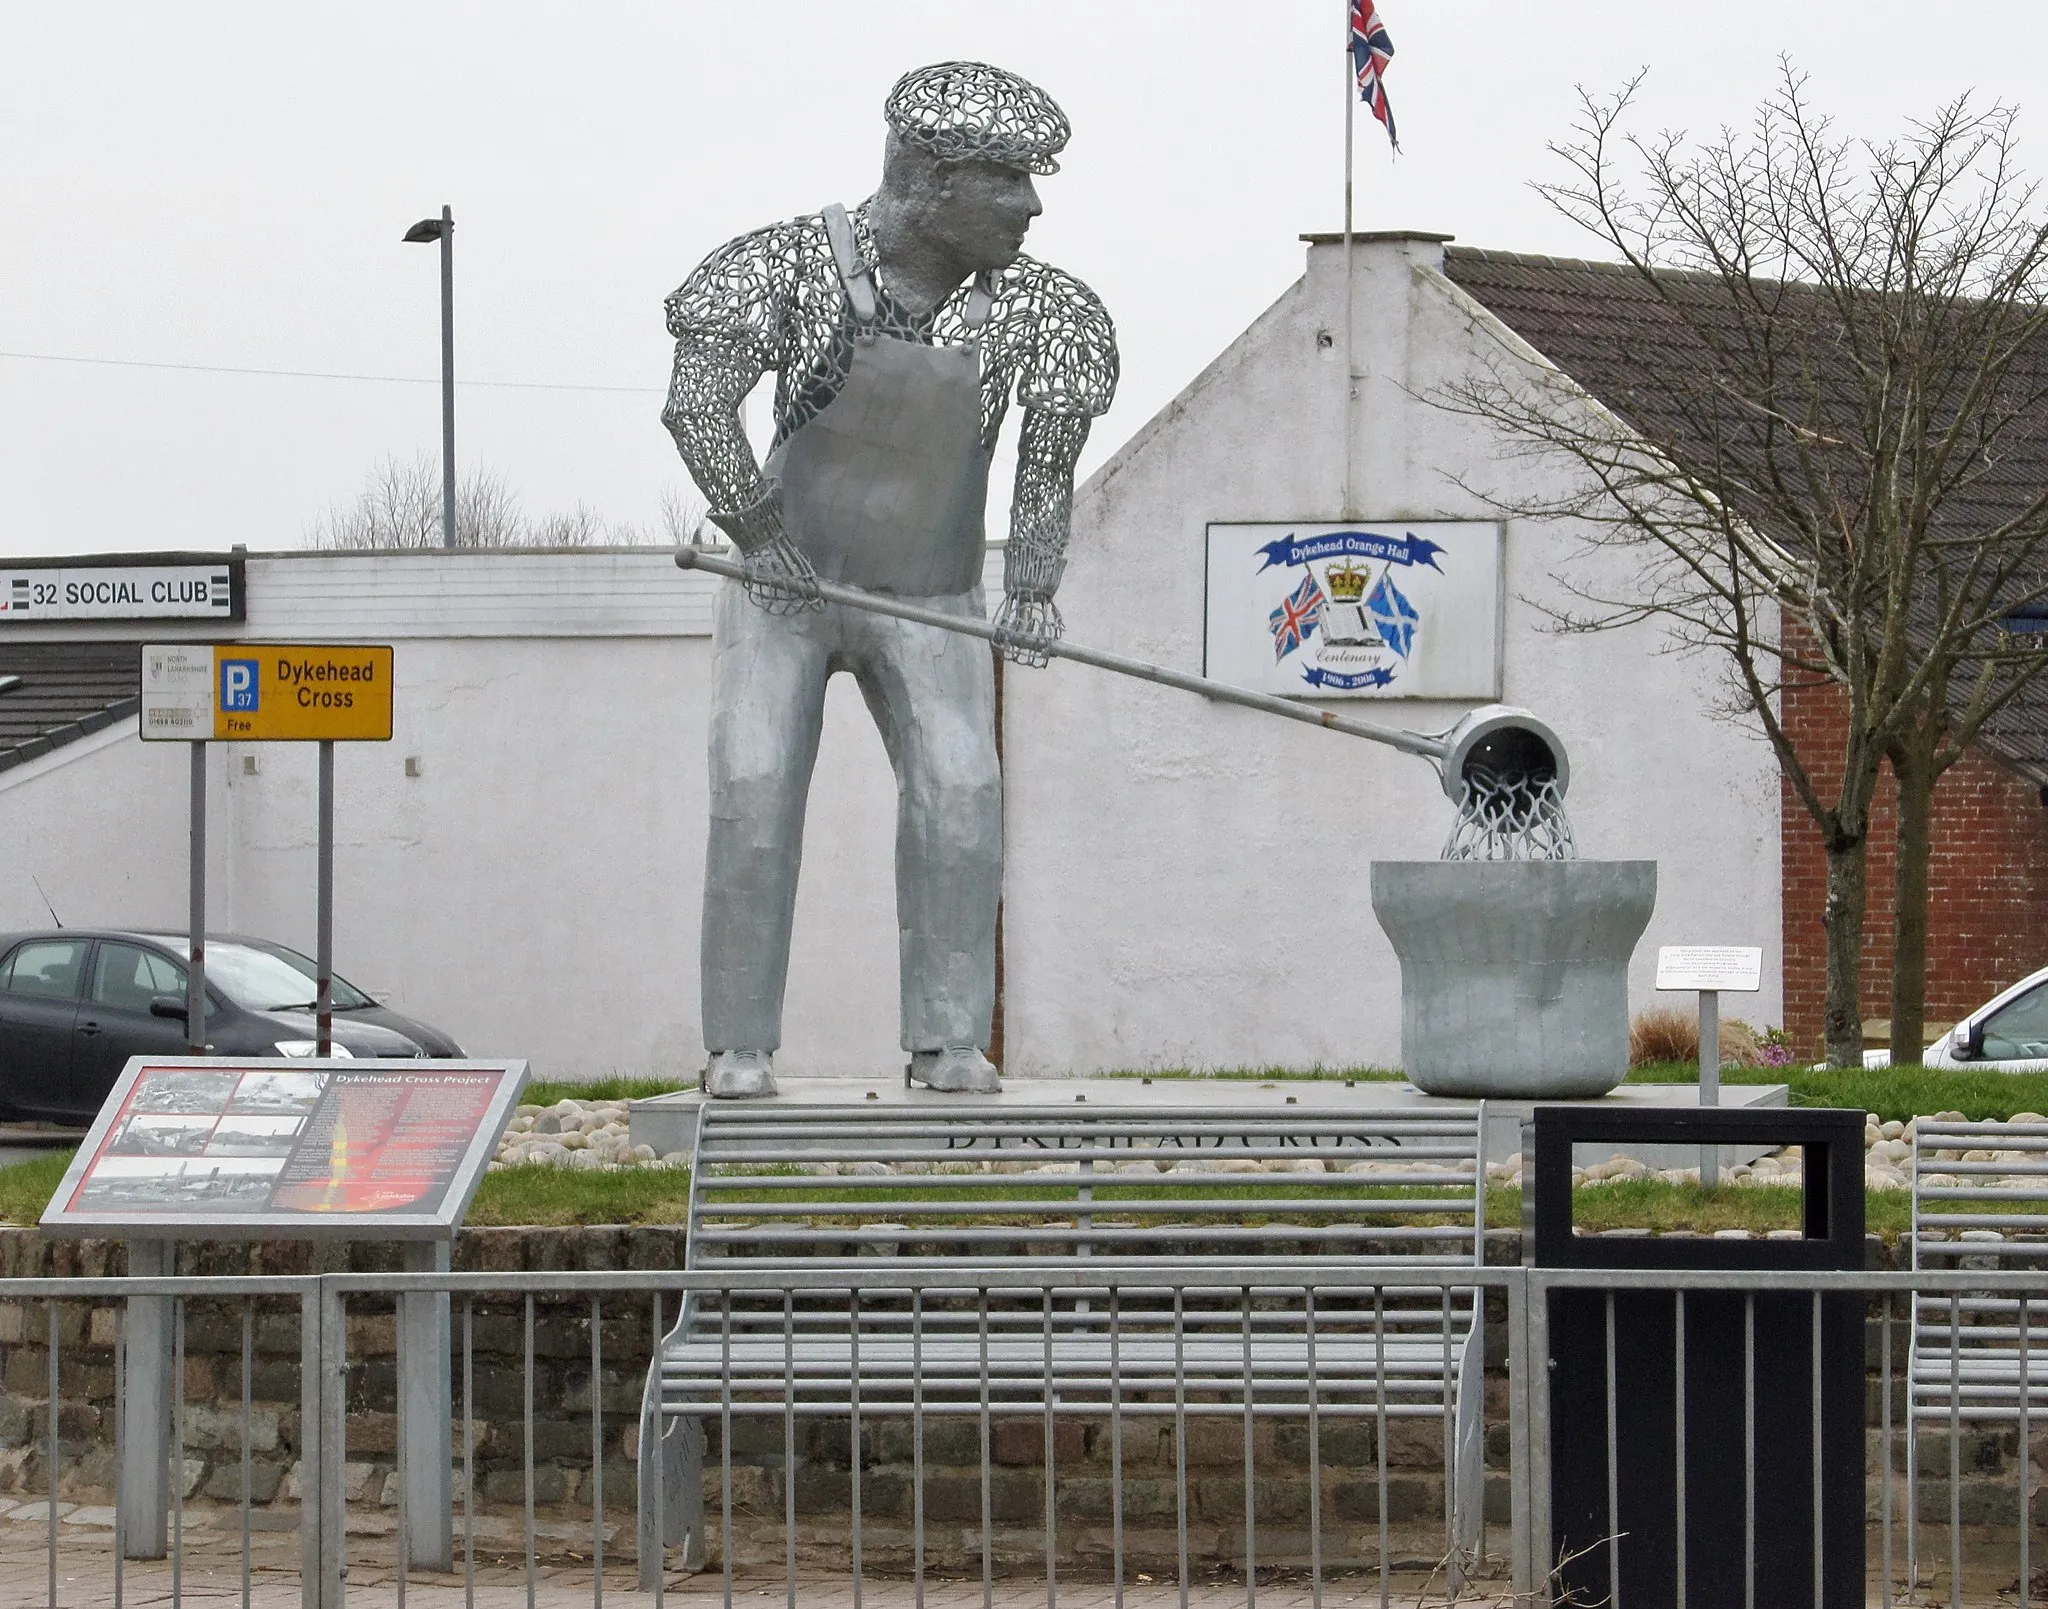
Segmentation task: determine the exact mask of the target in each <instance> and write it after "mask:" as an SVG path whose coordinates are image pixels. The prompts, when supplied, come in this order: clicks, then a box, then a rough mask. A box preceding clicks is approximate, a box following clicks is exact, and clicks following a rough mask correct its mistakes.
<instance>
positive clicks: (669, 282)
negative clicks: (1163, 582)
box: [0, 0, 2048, 555]
mask: <svg viewBox="0 0 2048 1609" xmlns="http://www.w3.org/2000/svg"><path fill="white" fill-rule="evenodd" d="M1382 16H1383V18H1384V20H1385V22H1386V24H1387V26H1388V28H1389V30H1390V31H1391V33H1392V36H1393V40H1394V43H1395V46H1396V49H1397V52H1398V54H1397V57H1396V60H1395V62H1394V65H1393V68H1392V70H1391V72H1390V74H1389V78H1388V84H1389V88H1390V91H1391V94H1392V97H1393V101H1394V104H1395V107H1396V109H1397V110H1398V112H1399V117H1400V126H1401V133H1402V145H1403V148H1404V149H1403V155H1402V156H1401V157H1400V158H1399V160H1398V161H1390V160H1389V158H1388V154H1387V151H1386V146H1385V141H1384V140H1383V139H1382V137H1381V136H1380V133H1379V130H1378V128H1377V126H1376V125H1374V124H1372V123H1371V121H1370V120H1369V119H1367V118H1365V117H1363V116H1362V115H1361V119H1360V127H1359V132H1358V158H1359V164H1358V171H1359V186H1358V226H1359V227H1360V228H1362V229H1373V228H1397V227H1398V228H1421V229H1430V230H1438V231H1443V232H1448V233H1453V234H1455V235H1456V236H1457V237H1458V238H1459V239H1460V240H1462V241H1465V242H1467V243H1470V244H1475V245H1484V246H1492V247H1498V248H1505V249H1513V250H1522V251H1539V252H1552V253H1558V254H1581V255H1583V254H1585V252H1586V251H1587V249H1588V248H1587V243H1586V242H1585V241H1584V240H1583V238H1581V237H1578V236H1576V235H1575V233H1574V232H1573V230H1572V229H1571V228H1570V227H1569V226H1568V225H1566V224H1564V223H1563V222H1561V221H1560V220H1558V219H1557V218H1555V217H1554V216H1553V215H1551V214H1550V213H1549V212H1548V211H1547V209H1546V208H1545V206H1544V204H1543V203H1542V201H1541V200H1540V198H1538V197H1536V196H1535V195H1533V194H1532V193H1531V191H1530V188H1529V186H1530V183H1531V182H1532V181H1533V180H1536V179H1539V178H1543V177H1547V176H1548V177H1554V176H1555V174H1556V172H1557V169H1556V166H1555V162H1554V159H1553V158H1551V157H1550V156H1549V155H1548V154H1547V152H1546V149H1545V147H1546V145H1547V143H1548V142H1550V141H1552V140H1554V139H1556V138H1558V137H1560V136H1561V135H1563V134H1565V133H1566V132H1568V130H1569V127H1570V124H1571V121H1572V118H1573V115H1574V110H1575V89H1574V86H1575V85H1577V84H1585V85H1587V86H1589V87H1594V88H1599V89H1603V90H1605V89H1611V88H1613V87H1615V86H1616V85H1618V84H1619V83H1620V82H1621V81H1622V80H1624V79H1625V78H1626V77H1627V76H1628V75H1629V74H1630V73H1631V72H1633V71H1635V70H1636V69H1638V68H1648V69H1649V71H1650V77H1649V81H1648V85H1647V88H1646V91H1645V94H1644V98H1643V107H1644V116H1643V119H1642V123H1643V126H1644V127H1645V128H1654V127H1657V126H1663V125H1670V126H1679V127H1688V128H1693V129H1701V130H1705V129H1711V128H1712V127H1714V126H1716V125H1718V124H1720V123H1723V122H1728V121H1740V120H1742V119H1744V118H1745V117H1746V116H1747V115H1748V112H1749V111H1750V109H1751V108H1753V107H1754V105H1755V104H1756V102H1757V101H1758V100H1759V99H1760V98H1762V97H1763V96H1765V95H1766V94H1767V93H1768V92H1769V90H1770V88H1771V86H1772V80H1773V78H1774V75H1775V73H1776V70H1777V68H1776V58H1777V57H1778V56H1779V55H1780V54H1781V53H1783V54H1786V55H1789V56H1790V57H1791V58H1793V59H1794V60H1795V61H1796V62H1797V63H1798V64H1799V65H1800V66H1801V67H1803V68H1804V69H1806V70H1807V71H1808V72H1809V73H1810V74H1811V76H1812V80H1813V92H1814V96H1815V99H1816V101H1817V102H1818V103H1819V104H1821V105H1822V106H1824V107H1825V108H1826V109H1828V110H1830V111H1832V112H1833V113H1835V114H1836V115H1837V117H1838V118H1839V120H1840V122H1841V124H1842V126H1843V127H1844V128H1846V129H1848V130H1850V131H1852V132H1855V133H1858V134H1868V135H1878V136H1882V135H1886V134H1890V133H1894V132H1896V131H1898V130H1899V129H1901V128H1902V127H1903V125H1904V123H1905V120H1906V119H1907V118H1908V117H1910V116H1911V115H1913V113H1914V112H1915V111H1916V110H1918V109H1923V108H1927V107H1930V106H1931V105H1933V104H1934V103H1936V102H1939V101H1941V100H1943V99H1945V98H1947V97H1950V96H1953V95H1956V94H1958V93H1961V92H1963V91H1965V90H1972V91H1975V92H1977V93H1978V94H1979V95H1981V96H1982V97H1984V98H1985V99H1987V100H1989V99H1997V98H2003V99H2006V100H2008V101H2012V102H2015V103H2017V104H2019V105H2021V106H2022V107H2023V108H2024V109H2025V111H2026V112H2027V113H2028V114H2029V115H2028V116H2027V117H2026V119H2025V121H2024V123H2023V140H2024V142H2025V148H2026V151H2027V154H2028V156H2029V158H2030V165H2031V166H2032V167H2034V168H2035V169H2037V170H2041V169H2048V147H2044V142H2043V138H2042V133H2041V129H2042V123H2041V116H2042V114H2043V113H2044V111H2048V108H2044V107H2042V106H2040V105H2036V104H2029V102H2028V96H2029V92H2031V91H2034V90H2036V89H2037V87H2038V84H2039V70H2040V63H2041V62H2042V61H2043V60H2044V59H2048V8H2043V7H2041V6H2039V5H2037V4H2029V3H2023V0H1950V3H1948V4H1945V5H1942V6H1940V7H1938V8H1936V7H1930V6H1927V5H1926V4H1924V0H1923V3H1918V4H1904V3H1888V0H1794V3H1790V4H1788V3H1786V0H1772V3H1768V4H1766V3H1756V0H1722V3H1720V4H1718V5H1715V6H1679V5H1674V4H1670V3H1662V4H1646V3H1644V0H1553V3H1551V4H1548V5H1540V6H1539V5H1534V4H1530V3H1529V0H1383V8H1382ZM1343 21H1344V5H1343V0H1313V3H1311V0H1236V3H1232V4H1224V3H1220V0H1170V3H1169V0H1114V3H1111V0H1031V3H1029V4H1020V3H1018V0H1004V3H997V0H865V3H863V4H860V5H847V4H844V3H843V0H839V3H832V4H827V3H823V0H750V3H747V4H735V3H731V0H726V3H717V4H714V3H710V0H660V3H646V4H643V3H625V0H608V3H605V4H589V3H585V4H578V5H569V4H561V5H542V4H530V3H517V0H488V3H478V4H453V3H439V0H410V3H407V4H403V5H401V4H397V3H395V0H394V3H373V4H364V3H361V0H357V3H353V4H348V5H307V4H300V5H296V6H291V7H281V6H277V5H274V4H266V5H261V6H258V5H247V6H242V5H221V4H202V3H197V0H184V3H181V4H177V5H164V4H161V3H149V4H131V5H96V4H88V3H81V0H69V3H66V4H64V5H56V6H53V5H36V4H30V3H28V0H0V353H4V354H7V355H4V356H0V433H4V436H0V555H22V554H46V553H67V552H95V551H121V550H142V549H151V548H171V547H194V548H224V547H227V546H228V545H230V544H231V543H237V542H240V543H246V544H248V545H249V546H250V547H252V548H256V549H259V550H260V549H265V548H279V547H294V546H298V545H300V544H301V543H302V542H303V541H304V539H305V532H306V528H307V527H308V525H309V524H311V523H312V522H314V521H315V520H317V519H318V518H319V517H320V516H321V515H322V514H323V513H324V512H325V511H326V510H327V509H328V508H329V507H330V506H331V505H333V504H334V503H336V502H341V501H346V500H348V499H349V498H351V497H352V495H353V494H354V492H355V491H356V490H357V488H359V487H360V486H361V484H362V483H363V481H364V478H365V476H366V474H367V473H368V472H369V470H370V469H371V468H372V467H373V466H374V465H375V464H376V463H377V462H378V461H379V460H380V459H383V458H387V457H397V458H401V459H409V458H411V457H412V456H413V455H415V454H416V453H419V452H422V451H424V452H428V453H430V454H436V455H437V454H438V451H439V439H440V424H439V420H440V413H439V391H438V388H437V386H435V385H433V384H383V383H372V382H367V381H351V380H332V379H301V378H274V377H263V376H252V375H239V374H212V373H201V372H191V371H187V370H177V369H149V368H126V367H109V366H104V365H101V364H94V363H88V362H83V361H67V362H48V361H34V360H31V359H29V358H26V357H23V356H18V355H17V354H37V355H42V356H44V357H59V358H65V359H73V360H83V359H122V360H128V361H131V362H145V363H152V364H193V365H213V366H227V367H241V368H252V369H288V370H307V371H322V372H328V373H343V374H368V375H397V376H415V377H423V378H427V379H432V377H434V376H436V375H437V374H438V372H439V368H438V363H439V344H438V343H439V336H438V316H439V314H438V295H437V272H436V261H435V249H434V248H432V247H423V246H409V245H403V244H401V243H400V239H399V237H400V236H401V234H403V232H404V230H405V228H406V226H407V225H409V224H411V223H412V222H413V221H414V220H415V219H417V218H420V217H423V216H427V215H430V214H433V213H435V212H437V211H438V210H439V208H440V206H441V204H442V203H443V202H447V203H449V204H450V205H452V206H453V207H454V209H455V215H456V219H457V234H456V349H457V372H458V375H459V376H461V377H465V378H467V379H469V380H473V381H518V382H529V383H541V384H546V385H550V386H593V387H606V386H609V387H621V388H642V389H636V390H620V391H600V390H583V391H579V390H527V389H507V388H494V387H487V386H483V385H465V386H464V387H463V388H462V389H461V390H460V392H459V395H458V401H457V432H458V452H457V456H458V458H459V460H460V461H461V463H462V464H463V466H464V467H465V468H466V467H469V466H472V465H475V464H479V463H480V464H483V465H486V466H488V467H490V468H493V469H495V470H498V471H501V472H502V473H503V474H504V475H505V476H506V477H507V479H508V480H509V482H510V483H511V485H512V486H513V487H514V489H515V490H516V491H517V493H518V494H519V496H520V499H521V503H522V506H523V507H524V509H525V510H526V512H528V513H529V514H535V515H538V514H544V513H547V512H550V511H552V510H555V509H563V508H568V507H572V506H574V505H575V504H576V503H577V502H579V501H581V502H584V503H587V504H588V505H590V506H591V507H593V508H594V509H596V510H598V511H600V512H601V513H602V514H603V515H605V516H606V517H608V518H612V519H621V520H630V521H637V522H643V523H648V524H652V523H653V522H654V520H655V518H656V510H657V507H658V504H659V500H660V497H661V495H662V491H663V488H664V487H665V486H671V485H672V486H675V487H677V488H678V489H684V490H687V489H688V488H687V481H686V478H685V477H684V475H683V473H682V469H681V465H680V463H679V461H678V460H677V458H676V456H675V452H674V449H673V447H672V446H671V445H670V443H669V440H668V437H667V435H666V434H665V432H663V431H662V429H661V427H660V424H659V422H658V420H657V418H656V415H657V412H658V410H659V405H660V395H659V393H660V388H661V386H662V384H663V381H664V379H665V377H666V369H667V364H668V358H669V345H668V341H667V337H666V334H665V332H664V330H663V328H662V322H661V299H662V297H663V295H664V294H665V293H666V292H667V291H669V290H670V289H672V288H673V287H674V286H675V285H676V284H677V283H678V282H679V281H680V280H681V279H682V278H683V276H684V275H685V274H686V273H687V272H688V271H689V269H690V268H691V266H692V265H693V264H694V263H696V262H697V261H698V259H699V258H701V257H702V256H703V255H704V254H705V253H706V252H707V251H709V250H710V249H711V248H713V247H714V246H716V245H718V244H719V243H720V242H721V241H723V240H725V239H728V238H729V237H731V236H733V235H735V234H738V233H740V232H741V231H743V230H746V229H748V228H751V227H754V226H756V225H758V224H761V223H765V222H768V221H770V220H772V219H775V218H780V217H786V216H790V215H793V214H796V213H800V212H808V211H814V210H815V209H816V208H817V207H818V206H819V205H820V204H821V203H823V202H826V201H831V200H835V199H836V200H842V201H846V202H854V201H857V200H859V199H860V198H861V197H862V196H864V195H866V194H867V193H868V191H869V190H870V189H871V188H872V187H873V183H874V179H875V174H876V169H877V164H878V159H879V155H880V149H881V140H882V122H881V110H880V109H881V102H882V99H883V96H884V95H885V94H886V93H887V91H888V87H889V85H890V83H891V82H892V81H893V80H894V79H895V77H896V76H897V74H899V73H900V72H902V71H903V70H904V69H905V68H908V67H911V66H914V65H917V64H920V63H923V62H927V61H935V60H941V59H945V58H949V57H962V56H966V57H978V58H982V59H986V60H991V61H995V62H998V63H1001V64H1003V65H1005V66H1008V67H1011V68H1014V69H1016V70H1018V71H1020V72H1022V73H1024V74H1026V75H1027V76H1029V77H1032V78H1034V79H1036V80H1037V81H1038V82H1040V83H1041V84H1043V85H1044V86H1045V87H1046V88H1047V89H1048V90H1049V91H1050V92H1051V93H1052V94H1053V95H1054V97H1055V98H1057V99H1058V100H1059V101H1060V102H1061V104H1062V105H1063V106H1064V107H1065V108H1066V110H1067V112H1068V114H1069V116H1070V117H1071V118H1072V120H1073V123H1074V128H1075V136H1074V141H1073V144H1072V145H1071V146H1070V147H1069V150H1068V153H1067V156H1066V159H1065V162H1064V167H1063V171H1062V172H1061V173H1059V174H1058V175H1056V176H1054V177H1052V178H1050V179H1047V180H1044V181H1042V183H1041V193H1042V195H1043V198H1044V201H1045V207H1046V212H1045V216H1044V217H1043V218H1042V219H1040V220H1039V221H1038V223H1037V225H1036V226H1035V227H1034V229H1033V231H1032V237H1031V241H1030V243H1029V246H1028V249H1029V250H1031V251H1033V252H1034V253H1036V254H1037V255H1039V256H1042V257H1045V258H1048V259H1050V260H1051V261H1053V262H1056V263H1059V264H1060V265H1061V266H1063V267H1065V268H1067V269H1069V270H1070V271H1072V272H1074V273H1076V274H1078V275H1079V276H1080V277H1081V278H1083V279H1085V280H1087V281H1088V282H1089V283H1090V284H1092V285H1093V286H1094V287H1095V288H1096V289H1097V290H1098V292H1100V294H1101V295H1102V297H1103V299H1104V300H1105V301H1106V302H1107V303H1108V305H1109V308H1110V310H1111V312H1112V314H1113V315H1114V316H1115V318H1116V321H1117V325H1118V329H1119V332H1120V337H1121V343H1122V350H1123V363H1124V384H1123V389H1122V392H1121V394H1120V396H1119V398H1118V400H1117V405H1116V407H1115V409H1114V410H1113V411H1112V412H1111V413H1110V414H1109V415H1108V416H1107V418H1105V419H1103V420H1101V421H1099V422H1098V423H1097V425H1096V433H1095V436H1094V438H1093V440H1092V441H1091V443H1090V448H1089V455H1088V459H1087V461H1086V464H1085V465H1084V468H1085V467H1088V466H1092V465H1093V464H1094V463H1097V462H1099V461H1100V460H1101V459H1102V458H1103V457H1104V456H1106V454H1107V453H1109V452H1110V451H1112V450H1114V448H1115V447H1116V446H1117V444H1119V443H1120V442H1122V441H1123V440H1124V439H1126V438H1127V437H1128V436H1130V435H1131V434H1132V433H1133V432H1135V431H1136V430H1137V429H1138V428H1139V427H1140V426H1141V425H1142V424H1143V423H1144V422H1145V420H1146V419H1147V418H1148V417H1150V415H1151V414H1153V413H1154V412H1156V411H1157V410H1158V409H1159V408H1160V407H1162V406H1163V405H1164V404H1165V403H1167V402H1168V401H1170V400H1171V398H1172V397H1173V396H1174V394H1175V393H1176V392H1178V391H1179V390H1180V389H1181V387H1182V386H1184V385H1185V384H1186V383H1187V382H1188V380H1190V379H1191V378H1192V377H1193V376H1194V375H1195V374H1196V373H1197V372H1198V371H1199V370H1200V369H1201V368H1202V367H1203V365H1204V364H1206V363H1207V362H1208V361H1209V360H1210V358H1212V357H1213V356H1214V355H1215V354H1216V353H1217V352H1218V351H1219V350H1220V349H1221V348H1222V347H1223V346H1225V345H1226V344H1227V343H1228V342H1229V341H1230V339H1231V338H1232V337H1233V336H1234V335H1235V334H1236V333H1237V332H1238V331H1239V330H1241V329H1242V328H1243V327H1244V326H1245V325H1246V324H1247V323H1248V322H1250V320H1251V319H1253V318H1254V317H1256V316H1257V314H1258V313H1259V312H1260V310H1261V309H1263V308H1264V307H1265V306H1267V305H1268V304H1269V303H1270V302H1271V301H1272V300H1273V299H1274V298H1275V297H1276V296H1278V295H1279V294H1280V293H1281V292H1282V291H1283V290H1284V289H1285V288H1286V287H1287V285H1288V284H1289V283H1290V282H1291V281H1292V280H1293V279H1294V278H1295V277H1296V275H1297V274H1298V273H1299V272H1300V268H1301V256H1302V250H1303V248H1302V247H1301V246H1300V244H1299V243H1298V242H1297V240H1296V236H1297V235H1298V234H1300V233H1301V232H1302V231H1304V230H1321V229H1333V228H1336V227H1337V226H1338V224H1339V220H1340V213H1341V205H1342V186H1341V175H1342V160H1343V151H1342V138H1341V130H1342V123H1343V105H1344V103H1343V98H1342V97H1343V94H1344V83H1343V74H1344V65H1343V56H1342V45H1343ZM2040 98H2041V97H2038V96H2037V97H2036V99H2037V100H2038V99H2040Z"/></svg>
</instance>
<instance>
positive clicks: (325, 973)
mask: <svg viewBox="0 0 2048 1609" xmlns="http://www.w3.org/2000/svg"><path fill="white" fill-rule="evenodd" d="M319 860H320V869H319V872H318V874H317V875H318V878H319V894H318V898H317V901H316V904H317V910H316V913H315V916H314V924H315V926H316V927H317V928H318V929H319V931H318V932H317V934H316V935H315V936H314V941H313V942H314V951H313V959H314V966H315V970H316V971H317V972H318V973H319V978H318V979H317V980H316V985H315V988H316V992H315V994H314V997H313V1010H314V1014H315V1019H314V1020H315V1021H316V1023H317V1024H318V1028H317V1038H316V1042H315V1045H314V1052H315V1054H316V1055H321V1056H327V1055H331V1054H332V1053H333V1050H334V743H333V741H332V740H331V739H323V740H322V741H321V744H320V848H319Z"/></svg>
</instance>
